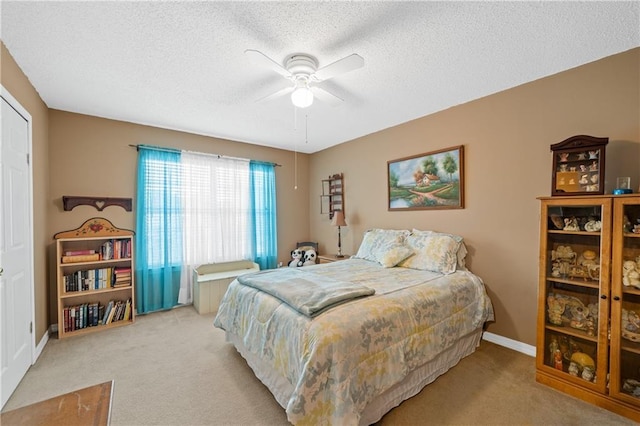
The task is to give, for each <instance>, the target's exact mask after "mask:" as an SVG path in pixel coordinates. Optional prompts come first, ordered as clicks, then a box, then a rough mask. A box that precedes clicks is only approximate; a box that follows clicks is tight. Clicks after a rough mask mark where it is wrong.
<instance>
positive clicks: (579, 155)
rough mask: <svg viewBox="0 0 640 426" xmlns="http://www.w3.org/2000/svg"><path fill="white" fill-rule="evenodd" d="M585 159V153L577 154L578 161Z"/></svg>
mask: <svg viewBox="0 0 640 426" xmlns="http://www.w3.org/2000/svg"><path fill="white" fill-rule="evenodd" d="M586 159H587V153H586V152H579V153H578V160H586Z"/></svg>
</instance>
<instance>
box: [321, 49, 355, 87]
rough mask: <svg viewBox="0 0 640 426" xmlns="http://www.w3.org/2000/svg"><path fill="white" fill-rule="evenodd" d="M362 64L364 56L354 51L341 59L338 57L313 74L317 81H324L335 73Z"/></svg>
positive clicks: (351, 69) (340, 72) (346, 70)
mask: <svg viewBox="0 0 640 426" xmlns="http://www.w3.org/2000/svg"><path fill="white" fill-rule="evenodd" d="M363 66H364V58H363V57H362V56H360V55H358V54H357V53H354V54H351V55H349V56H347V57H344V58H342V59H338V60H337V61H335V62H334V63H332V64H329V65H327V66H325V67H322V68H320V69H319V70H318V71H316V72H315V73H314V74H313V75H314V76H315V78H316V79H317V80H318V81H324V80H328V79H330V78H333V77H335V76H337V75H340V74H344V73H346V72H349V71H353V70H356V69H358V68H362V67H363Z"/></svg>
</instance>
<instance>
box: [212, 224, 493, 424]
mask: <svg viewBox="0 0 640 426" xmlns="http://www.w3.org/2000/svg"><path fill="white" fill-rule="evenodd" d="M445 241H446V243H445ZM465 255H466V249H465V248H464V243H463V242H462V239H461V238H460V237H457V236H454V235H450V234H440V233H434V232H425V231H417V230H413V231H402V230H369V231H367V232H366V233H365V236H364V238H363V242H362V245H361V246H360V249H359V250H358V253H357V254H356V255H355V256H354V257H352V258H350V259H347V260H344V261H340V262H334V263H328V264H319V265H312V266H307V267H303V268H280V269H276V270H267V271H261V272H258V273H255V274H248V275H244V276H243V277H239V279H237V280H235V281H234V282H232V283H231V285H230V286H229V288H228V290H227V292H226V293H225V296H224V297H223V300H222V302H221V304H220V308H219V310H218V313H217V315H216V318H215V320H214V325H215V326H216V327H219V328H221V329H223V330H224V331H225V333H226V338H227V341H229V342H231V343H232V344H233V345H234V346H235V347H236V349H237V350H238V352H239V353H240V354H241V355H242V356H243V357H244V358H245V359H246V361H247V363H248V365H249V366H250V367H251V368H252V369H253V371H254V373H255V374H256V376H257V377H258V378H259V379H260V380H261V381H262V382H263V383H264V384H265V385H266V386H267V387H268V388H269V390H270V391H271V393H272V394H273V395H274V397H275V398H276V400H277V401H278V403H279V404H280V405H281V406H282V407H283V408H284V409H285V411H286V413H287V418H288V420H289V421H290V422H291V423H293V424H296V425H304V424H313V425H319V424H347V425H356V424H372V423H374V422H376V421H378V420H379V419H380V418H382V416H383V415H384V414H385V413H387V412H388V411H389V410H391V409H392V408H393V407H396V406H397V405H399V404H400V403H401V402H402V401H404V400H405V399H407V398H410V397H411V396H413V395H415V394H417V393H418V392H420V390H421V389H422V388H423V387H424V386H426V385H427V384H428V383H430V382H432V381H434V380H435V379H436V378H437V377H438V376H439V375H441V374H443V373H445V372H446V371H447V370H448V369H450V368H451V367H453V366H455V365H456V364H457V363H458V361H459V360H460V359H462V358H463V357H465V356H467V355H469V354H471V353H473V351H474V350H475V349H476V347H477V346H478V344H479V342H480V338H481V334H482V329H483V325H484V324H485V322H487V321H489V320H492V319H493V309H492V306H491V301H490V300H489V298H488V296H487V294H486V291H485V288H484V285H483V283H482V280H481V279H480V278H479V277H477V276H476V275H474V274H473V273H471V272H470V271H468V270H467V269H466V268H465V267H464V256H465ZM427 268H429V269H427ZM287 288H291V289H292V291H293V295H289V296H288V295H287V294H283V293H286V292H285V290H286V289H287ZM335 289H339V290H335ZM334 290H335V291H334ZM345 290H346V291H345ZM305 291H308V292H309V293H308V294H305Z"/></svg>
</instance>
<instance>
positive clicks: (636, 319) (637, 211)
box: [609, 195, 640, 406]
mask: <svg viewBox="0 0 640 426" xmlns="http://www.w3.org/2000/svg"><path fill="white" fill-rule="evenodd" d="M613 214H614V220H613V244H612V252H613V253H612V254H613V258H612V265H611V268H612V277H611V279H612V283H611V286H612V294H611V296H612V300H611V310H612V312H611V384H610V390H609V391H610V394H611V396H614V397H616V398H618V399H621V400H623V401H625V402H628V403H630V404H633V405H636V406H640V197H638V196H637V195H636V196H620V197H616V198H615V199H614V213H613Z"/></svg>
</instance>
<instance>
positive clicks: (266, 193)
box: [249, 161, 278, 269]
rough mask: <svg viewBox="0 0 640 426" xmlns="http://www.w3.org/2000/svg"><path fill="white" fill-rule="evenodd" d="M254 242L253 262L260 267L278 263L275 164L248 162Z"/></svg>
mask: <svg viewBox="0 0 640 426" xmlns="http://www.w3.org/2000/svg"><path fill="white" fill-rule="evenodd" d="M249 198H250V200H251V201H250V213H251V228H250V232H251V243H252V246H253V247H252V248H253V252H254V256H255V257H254V262H256V263H257V264H258V265H260V269H273V268H276V267H277V264H278V226H277V214H276V173H275V165H274V164H273V163H263V162H259V161H251V162H250V163H249Z"/></svg>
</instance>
